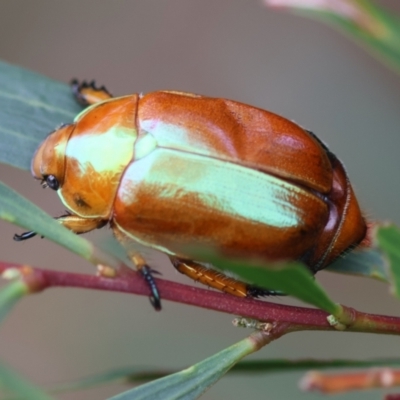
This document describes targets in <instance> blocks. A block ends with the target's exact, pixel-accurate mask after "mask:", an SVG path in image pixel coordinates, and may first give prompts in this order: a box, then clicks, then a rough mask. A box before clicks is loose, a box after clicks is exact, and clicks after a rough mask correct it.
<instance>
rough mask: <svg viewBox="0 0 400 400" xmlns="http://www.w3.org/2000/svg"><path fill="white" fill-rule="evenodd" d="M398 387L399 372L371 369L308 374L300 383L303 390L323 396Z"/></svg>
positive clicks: (399, 383)
mask: <svg viewBox="0 0 400 400" xmlns="http://www.w3.org/2000/svg"><path fill="white" fill-rule="evenodd" d="M399 385H400V370H395V369H391V368H373V369H369V370H367V371H362V372H356V373H354V372H352V373H345V374H334V375H333V374H322V373H320V372H316V371H313V372H309V373H308V374H307V375H305V377H304V378H303V379H302V381H301V382H300V387H301V388H302V389H303V390H306V391H311V390H317V391H320V392H322V393H325V394H337V393H344V392H349V391H350V390H362V389H364V390H365V389H372V388H388V387H393V386H399Z"/></svg>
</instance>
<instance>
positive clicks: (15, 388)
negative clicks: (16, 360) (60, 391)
mask: <svg viewBox="0 0 400 400" xmlns="http://www.w3.org/2000/svg"><path fill="white" fill-rule="evenodd" d="M0 389H4V390H7V391H8V392H9V394H10V396H9V398H14V399H29V400H50V399H52V397H50V396H48V395H47V394H46V393H45V392H43V391H42V390H41V389H39V388H38V387H36V386H34V385H32V384H31V383H29V382H28V381H26V380H25V379H23V378H22V377H21V376H19V374H18V373H16V372H14V371H12V370H11V369H10V368H8V367H6V366H5V365H3V364H1V363H0ZM2 398H4V397H2Z"/></svg>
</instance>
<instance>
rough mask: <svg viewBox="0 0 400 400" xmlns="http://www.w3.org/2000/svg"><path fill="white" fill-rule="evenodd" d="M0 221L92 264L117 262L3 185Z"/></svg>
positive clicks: (1, 188) (0, 194)
mask: <svg viewBox="0 0 400 400" xmlns="http://www.w3.org/2000/svg"><path fill="white" fill-rule="evenodd" d="M0 218H1V219H3V220H5V221H8V222H11V223H12V224H15V225H18V226H21V227H23V228H25V229H29V230H33V231H35V232H37V233H38V234H39V235H42V236H44V237H46V238H48V239H50V240H52V241H53V242H55V243H58V244H60V245H61V246H63V247H65V248H67V249H69V250H71V251H72V252H74V253H76V254H78V255H79V256H81V257H83V258H85V259H87V260H89V261H90V262H93V263H95V264H97V263H100V262H101V263H103V264H108V265H115V261H114V262H113V261H112V260H111V258H107V257H106V256H105V255H104V254H102V253H101V252H100V251H99V250H97V249H95V248H94V246H93V245H92V244H91V243H90V242H89V241H87V240H86V239H84V238H83V237H80V236H78V235H75V234H74V233H72V232H71V231H69V230H68V229H66V228H64V227H63V226H62V225H60V224H59V223H58V222H56V221H55V220H54V219H53V218H51V217H50V216H49V215H48V214H46V213H45V212H44V211H43V210H41V209H40V208H38V207H37V206H35V205H34V204H33V203H31V202H30V201H29V200H27V199H25V198H24V197H22V196H21V195H19V194H18V193H17V192H15V191H14V190H12V189H11V188H10V187H8V186H7V185H5V184H4V183H2V182H0ZM10 240H11V234H10ZM95 251H96V254H95Z"/></svg>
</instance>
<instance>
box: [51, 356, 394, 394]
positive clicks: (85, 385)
mask: <svg viewBox="0 0 400 400" xmlns="http://www.w3.org/2000/svg"><path fill="white" fill-rule="evenodd" d="M384 366H400V359H391V358H389V359H372V360H345V359H338V360H316V359H304V360H285V359H272V360H254V361H241V362H239V363H237V364H235V365H234V366H233V367H232V368H231V369H230V370H229V371H228V373H229V374H234V373H236V374H246V373H250V374H265V373H276V372H279V373H284V372H293V371H304V370H308V369H314V370H321V369H333V368H368V367H384ZM175 372H176V371H173V370H169V371H166V370H160V369H159V368H148V367H147V368H146V367H137V366H136V367H123V368H118V369H113V370H109V371H105V372H100V373H98V374H95V375H92V376H89V377H85V378H82V379H78V380H76V381H73V382H68V383H64V384H61V385H57V386H54V387H52V388H50V389H48V392H50V393H62V392H72V391H77V390H84V389H89V388H93V387H98V386H100V385H105V384H108V383H111V382H113V383H115V382H121V383H126V384H133V383H140V382H146V381H151V380H154V379H159V378H162V377H165V376H167V375H170V374H173V373H175Z"/></svg>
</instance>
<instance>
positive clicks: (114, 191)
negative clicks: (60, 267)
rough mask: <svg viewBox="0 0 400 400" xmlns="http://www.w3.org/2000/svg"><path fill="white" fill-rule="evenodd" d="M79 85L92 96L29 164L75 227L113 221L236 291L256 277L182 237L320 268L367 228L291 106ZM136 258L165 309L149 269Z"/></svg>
mask: <svg viewBox="0 0 400 400" xmlns="http://www.w3.org/2000/svg"><path fill="white" fill-rule="evenodd" d="M73 90H74V92H75V95H76V96H77V98H78V100H80V101H81V102H82V103H83V104H86V105H91V107H89V108H87V109H85V110H84V111H83V112H81V113H80V114H79V115H78V116H77V117H76V118H75V121H74V122H73V123H72V124H69V125H63V126H61V127H60V128H59V129H57V130H56V131H55V132H53V133H51V134H50V135H49V136H48V137H47V138H46V139H45V141H44V142H43V143H42V144H41V145H40V146H39V148H38V150H37V151H36V154H35V155H34V157H33V161H32V174H33V175H34V177H35V178H37V179H40V180H42V181H44V182H45V183H46V184H47V185H48V186H49V187H51V188H52V189H54V190H57V191H58V194H59V196H60V198H61V200H62V202H63V203H64V205H65V206H66V207H67V208H68V210H70V212H71V214H70V215H66V216H62V217H60V218H59V221H60V223H62V224H63V225H64V226H65V227H67V228H69V229H71V230H72V231H74V232H76V233H84V232H88V231H90V230H92V229H95V228H99V227H101V226H103V225H105V224H106V223H110V225H111V228H112V229H113V231H114V234H115V236H116V237H117V239H119V240H120V241H122V242H123V241H125V240H135V241H137V242H139V243H141V244H144V245H146V246H149V247H152V248H155V249H158V250H161V251H163V252H164V253H166V254H167V255H169V257H170V259H171V261H172V263H173V265H174V266H175V267H176V268H177V269H178V270H179V271H181V272H183V273H185V274H187V275H189V276H191V277H193V278H194V279H197V280H200V281H201V282H203V283H207V284H209V285H211V286H214V287H216V288H219V289H220V290H223V291H226V292H229V293H232V294H236V295H238V296H246V295H249V294H251V293H252V291H251V288H250V287H248V286H247V285H245V284H242V283H240V282H239V283H238V282H236V281H234V280H233V279H231V278H227V277H224V276H222V275H221V274H218V273H215V271H214V270H209V269H206V268H205V267H204V266H202V265H201V264H199V263H196V262H194V261H193V260H192V257H191V256H190V254H185V253H183V252H182V249H183V248H185V247H184V246H183V245H184V244H185V243H188V244H191V245H192V244H193V243H199V244H200V245H201V247H202V248H207V246H208V247H211V248H212V249H217V250H219V251H220V252H222V253H224V254H228V255H230V256H242V257H243V256H244V257H250V258H257V259H260V258H261V259H265V260H268V261H274V260H282V259H293V260H301V261H303V262H304V263H305V264H307V265H308V266H309V267H310V269H311V271H312V272H313V273H315V272H317V271H318V270H320V269H322V268H324V267H326V266H327V265H328V264H330V263H331V262H332V261H333V260H335V259H336V258H337V257H338V256H339V255H340V254H342V253H343V252H344V251H346V250H347V249H349V248H352V247H354V246H355V245H357V244H358V243H360V242H361V241H362V240H363V238H364V237H365V235H366V223H365V220H364V218H363V216H362V214H361V212H360V209H359V206H358V203H357V200H356V198H355V196H354V193H353V189H352V187H351V185H350V182H349V179H348V177H347V174H346V171H345V169H344V167H343V165H342V163H341V162H340V161H339V160H338V159H337V158H336V156H335V155H334V154H332V153H331V152H330V151H329V150H328V149H327V147H326V146H325V145H324V144H323V143H322V142H321V141H320V140H318V139H317V138H316V137H315V136H314V135H313V134H312V133H310V132H308V131H306V130H304V129H302V128H301V127H299V126H298V125H296V124H294V123H293V122H291V121H288V120H287V119H285V118H282V117H280V116H278V115H276V114H273V113H271V112H268V111H264V110H261V109H258V108H255V107H251V106H248V105H245V104H241V103H238V102H235V101H231V100H225V99H214V98H209V97H203V96H198V95H195V94H190V93H182V92H172V91H162V92H154V93H149V94H146V95H137V94H134V95H129V96H124V97H118V98H112V97H111V95H110V94H109V93H108V92H107V91H106V90H105V89H104V88H101V89H96V88H95V87H94V85H93V84H90V85H87V84H85V83H84V84H81V85H79V84H78V83H77V82H74V83H73ZM33 235H34V233H33V232H27V233H25V234H23V235H21V236H16V239H17V240H22V239H26V238H28V237H31V236H33ZM131 258H132V259H133V261H134V263H135V264H136V266H137V267H138V268H139V270H141V271H142V272H143V273H144V276H145V277H146V279H147V280H148V282H149V284H150V286H151V288H152V293H153V297H152V301H153V304H154V306H155V308H157V309H159V308H160V299H159V296H158V292H157V288H156V286H155V284H154V281H153V279H152V276H151V272H150V269H149V268H148V266H147V265H146V262H145V260H144V259H143V258H142V257H141V256H140V255H139V254H131ZM256 294H257V293H256Z"/></svg>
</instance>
